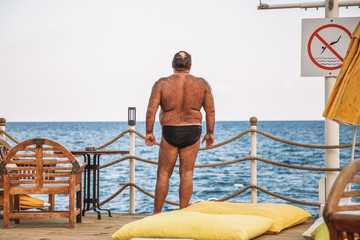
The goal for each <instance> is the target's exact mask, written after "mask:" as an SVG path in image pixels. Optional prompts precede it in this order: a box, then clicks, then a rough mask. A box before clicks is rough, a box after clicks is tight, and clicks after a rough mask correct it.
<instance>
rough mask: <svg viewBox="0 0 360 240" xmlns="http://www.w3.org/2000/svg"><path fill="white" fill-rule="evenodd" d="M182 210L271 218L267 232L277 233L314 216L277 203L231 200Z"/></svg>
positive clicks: (201, 203)
mask: <svg viewBox="0 0 360 240" xmlns="http://www.w3.org/2000/svg"><path fill="white" fill-rule="evenodd" d="M181 211H193V212H201V213H211V214H242V215H255V216H261V217H266V218H270V219H272V220H273V221H274V224H273V225H272V227H271V228H270V229H269V230H268V231H267V232H266V233H267V234H277V233H279V232H280V231H281V230H283V229H285V228H289V227H292V226H295V225H297V224H300V223H303V222H305V221H306V220H308V219H309V218H311V217H312V216H311V215H310V214H309V213H308V212H306V211H305V210H303V209H301V208H298V207H295V206H292V205H288V204H277V203H257V204H254V203H231V202H199V203H195V204H192V205H190V206H189V207H187V208H184V209H182V210H181Z"/></svg>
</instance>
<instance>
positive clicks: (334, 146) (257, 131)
mask: <svg viewBox="0 0 360 240" xmlns="http://www.w3.org/2000/svg"><path fill="white" fill-rule="evenodd" d="M251 132H256V133H259V134H261V135H263V136H265V137H267V138H270V139H272V140H274V141H277V142H281V143H285V144H288V145H293V146H297V147H304V148H316V149H337V148H350V147H351V146H352V145H351V144H344V145H311V144H302V143H297V142H291V141H288V140H284V139H281V138H278V137H274V136H272V135H270V134H268V133H265V132H263V131H260V130H257V129H251ZM355 146H360V143H357V144H356V145H355Z"/></svg>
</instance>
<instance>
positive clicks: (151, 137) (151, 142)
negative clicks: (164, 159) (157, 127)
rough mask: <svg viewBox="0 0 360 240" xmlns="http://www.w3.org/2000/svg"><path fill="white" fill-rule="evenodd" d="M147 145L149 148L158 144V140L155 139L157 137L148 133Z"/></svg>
mask: <svg viewBox="0 0 360 240" xmlns="http://www.w3.org/2000/svg"><path fill="white" fill-rule="evenodd" d="M145 143H146V145H148V146H152V145H154V144H155V143H156V139H155V136H154V134H152V133H147V134H146V137H145Z"/></svg>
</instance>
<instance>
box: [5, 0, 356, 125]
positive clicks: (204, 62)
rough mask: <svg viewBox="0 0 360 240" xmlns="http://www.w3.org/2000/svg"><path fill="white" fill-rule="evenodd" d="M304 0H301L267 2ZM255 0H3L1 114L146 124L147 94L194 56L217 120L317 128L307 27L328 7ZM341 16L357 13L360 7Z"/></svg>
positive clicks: (317, 96) (318, 107)
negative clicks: (186, 56) (306, 66)
mask: <svg viewBox="0 0 360 240" xmlns="http://www.w3.org/2000/svg"><path fill="white" fill-rule="evenodd" d="M262 2H263V3H269V4H271V3H272V4H278V3H298V2H304V1H301V0H298V1H293V0H287V1H285V0H262ZM258 4H259V1H256V0H221V1H220V0H181V1H180V0H131V1H123V0H102V1H100V0H98V1H94V0H52V1H49V0H22V1H19V0H0V94H1V95H0V96H1V99H2V100H1V104H0V118H6V120H7V121H8V122H17V121H24V122H31V121H40V122H42V121H127V108H128V107H136V108H137V121H145V113H146V108H147V103H148V99H149V96H150V92H151V88H152V86H153V84H154V82H155V81H156V80H158V79H159V78H161V77H164V76H169V75H171V74H172V73H173V69H172V68H171V61H172V57H173V55H174V54H175V53H176V52H178V51H180V50H185V51H187V52H189V53H190V54H191V55H192V60H193V66H192V70H191V74H193V75H195V76H199V77H203V78H205V79H206V80H207V81H208V82H209V83H210V85H211V87H212V91H213V95H214V99H215V108H216V120H217V121H247V120H249V118H250V117H252V116H255V117H257V118H258V120H259V121H264V120H322V119H323V117H322V113H323V111H324V108H325V97H324V94H325V93H324V92H325V83H324V77H301V73H300V72H301V34H302V32H301V22H302V19H307V18H324V17H325V11H324V9H323V8H320V9H319V10H316V9H308V10H307V11H305V10H304V9H278V10H257V6H258ZM339 15H340V17H359V16H360V9H359V8H358V7H349V8H348V9H346V8H340V13H339Z"/></svg>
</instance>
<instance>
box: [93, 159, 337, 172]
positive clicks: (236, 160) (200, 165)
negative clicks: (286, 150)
mask: <svg viewBox="0 0 360 240" xmlns="http://www.w3.org/2000/svg"><path fill="white" fill-rule="evenodd" d="M127 159H135V160H138V161H141V162H144V163H150V164H154V165H157V164H158V162H157V161H153V160H148V159H145V158H141V157H138V156H132V155H129V156H125V157H122V158H120V159H117V160H115V161H112V162H110V163H106V164H103V165H101V166H100V169H102V168H106V167H110V166H112V165H114V164H117V163H119V162H122V161H125V160H127ZM249 160H258V161H261V162H264V163H269V164H272V165H276V166H279V167H286V168H293V169H299V170H308V171H321V172H323V171H330V172H334V171H341V170H342V168H319V167H303V166H297V165H291V164H287V163H279V162H275V161H272V160H268V159H265V158H260V157H244V158H238V159H234V160H229V161H225V162H219V163H207V164H195V168H206V167H218V166H225V165H230V164H233V163H239V162H243V161H249ZM179 166H180V165H179V164H176V165H175V167H179Z"/></svg>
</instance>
